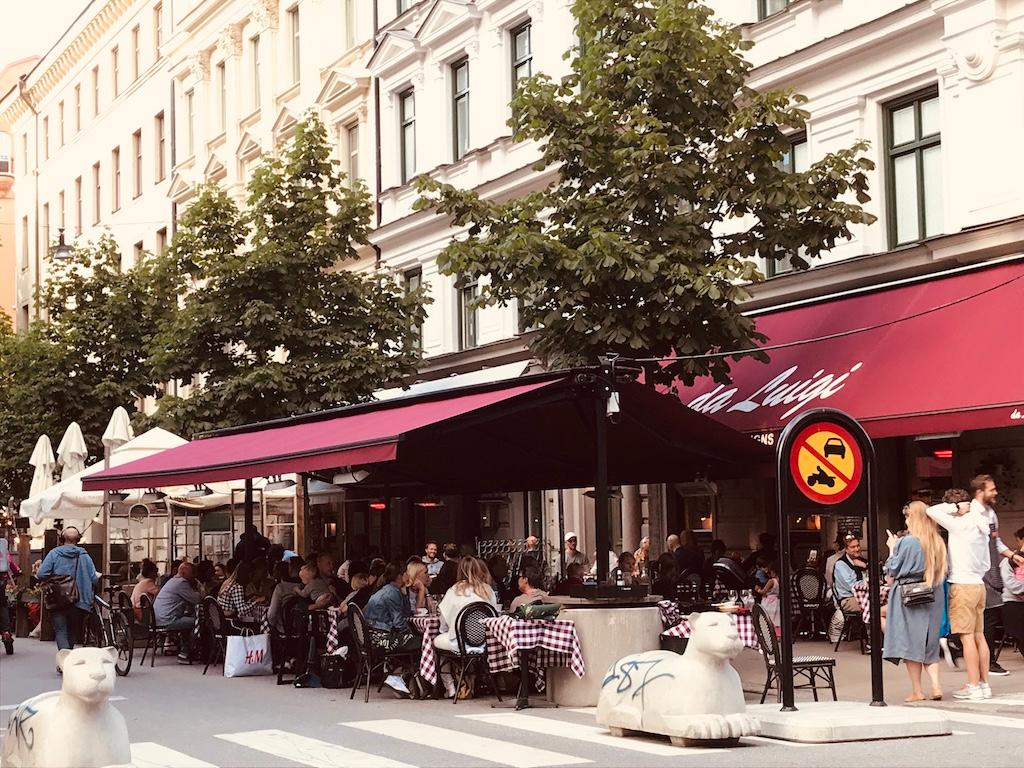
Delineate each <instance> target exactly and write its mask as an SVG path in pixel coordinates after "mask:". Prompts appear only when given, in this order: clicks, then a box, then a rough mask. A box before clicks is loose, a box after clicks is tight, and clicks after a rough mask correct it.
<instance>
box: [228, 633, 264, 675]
mask: <svg viewBox="0 0 1024 768" xmlns="http://www.w3.org/2000/svg"><path fill="white" fill-rule="evenodd" d="M273 666H274V665H273V662H272V661H271V658H270V635H229V636H228V648H227V653H225V654H224V677H251V676H252V675H272V674H274V670H273Z"/></svg>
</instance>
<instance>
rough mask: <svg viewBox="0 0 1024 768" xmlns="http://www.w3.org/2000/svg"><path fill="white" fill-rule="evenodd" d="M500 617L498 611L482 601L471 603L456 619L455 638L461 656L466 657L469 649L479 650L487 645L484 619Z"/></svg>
mask: <svg viewBox="0 0 1024 768" xmlns="http://www.w3.org/2000/svg"><path fill="white" fill-rule="evenodd" d="M497 615H498V609H497V608H495V607H494V606H493V605H491V604H490V603H487V602H484V601H483V600H480V601H478V602H475V603H470V604H469V605H467V606H466V607H465V608H463V609H462V610H461V611H459V615H458V616H456V617H455V637H456V640H457V641H458V644H459V655H460V656H465V655H466V654H467V653H468V652H469V651H468V649H469V648H478V647H480V646H482V645H486V643H487V628H486V627H485V626H484V623H483V620H484V619H492V618H494V617H495V616H497Z"/></svg>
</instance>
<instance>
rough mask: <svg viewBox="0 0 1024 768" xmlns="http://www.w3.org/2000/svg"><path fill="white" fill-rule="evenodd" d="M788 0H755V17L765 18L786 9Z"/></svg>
mask: <svg viewBox="0 0 1024 768" xmlns="http://www.w3.org/2000/svg"><path fill="white" fill-rule="evenodd" d="M787 5H789V0H757V19H758V21H760V20H762V19H767V18H768V17H769V16H774V15H775V14H776V13H781V12H782V11H784V10H786V6H787Z"/></svg>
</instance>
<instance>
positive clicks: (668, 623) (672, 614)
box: [658, 600, 682, 629]
mask: <svg viewBox="0 0 1024 768" xmlns="http://www.w3.org/2000/svg"><path fill="white" fill-rule="evenodd" d="M658 613H660V614H661V626H662V627H663V628H664V629H668V628H669V627H674V626H675V625H676V624H678V623H679V620H680V619H681V618H682V616H680V615H679V606H678V605H676V602H675V600H659V601H658Z"/></svg>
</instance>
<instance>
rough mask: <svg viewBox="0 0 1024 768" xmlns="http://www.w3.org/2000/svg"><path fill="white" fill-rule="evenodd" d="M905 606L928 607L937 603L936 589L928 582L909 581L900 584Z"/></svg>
mask: <svg viewBox="0 0 1024 768" xmlns="http://www.w3.org/2000/svg"><path fill="white" fill-rule="evenodd" d="M900 594H901V595H902V596H903V605H904V606H906V607H908V608H910V607H912V606H915V605H928V604H929V603H934V602H935V588H934V587H933V586H932V585H931V584H929V583H928V582H926V581H908V582H903V583H901V584H900Z"/></svg>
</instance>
